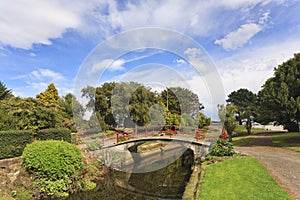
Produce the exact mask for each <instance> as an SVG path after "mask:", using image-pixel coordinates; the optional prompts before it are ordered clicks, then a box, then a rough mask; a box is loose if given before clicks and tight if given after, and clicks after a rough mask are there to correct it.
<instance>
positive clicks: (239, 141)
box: [232, 135, 255, 146]
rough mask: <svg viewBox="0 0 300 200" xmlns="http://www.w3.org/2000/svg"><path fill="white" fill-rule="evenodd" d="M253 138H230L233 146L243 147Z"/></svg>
mask: <svg viewBox="0 0 300 200" xmlns="http://www.w3.org/2000/svg"><path fill="white" fill-rule="evenodd" d="M253 138H255V136H252V135H249V136H241V137H234V138H232V144H233V145H234V146H245V145H247V144H248V143H249V142H250V141H251V140H252V139H253Z"/></svg>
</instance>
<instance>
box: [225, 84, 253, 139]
mask: <svg viewBox="0 0 300 200" xmlns="http://www.w3.org/2000/svg"><path fill="white" fill-rule="evenodd" d="M256 99H257V97H256V95H255V94H254V93H252V92H251V91H249V90H247V89H244V88H241V89H239V90H237V91H233V92H231V93H230V94H229V95H228V100H227V102H229V103H231V104H233V105H235V106H236V108H237V116H236V117H237V119H238V121H239V124H240V125H242V119H246V120H247V121H246V128H247V131H248V134H249V135H250V134H251V128H252V118H251V117H253V118H254V117H255V116H256V111H255V105H256Z"/></svg>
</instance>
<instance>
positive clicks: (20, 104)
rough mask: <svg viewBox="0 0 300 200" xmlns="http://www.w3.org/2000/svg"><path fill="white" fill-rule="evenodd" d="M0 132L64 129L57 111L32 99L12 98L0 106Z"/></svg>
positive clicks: (60, 115)
mask: <svg viewBox="0 0 300 200" xmlns="http://www.w3.org/2000/svg"><path fill="white" fill-rule="evenodd" d="M0 108H1V109H0V121H1V123H0V130H27V129H30V130H40V129H45V128H58V127H64V123H63V116H62V114H61V112H59V110H57V109H55V108H54V107H51V106H45V105H44V104H43V103H42V102H41V101H38V100H36V99H34V98H24V99H23V98H20V97H13V98H11V99H10V100H2V102H1V104H0Z"/></svg>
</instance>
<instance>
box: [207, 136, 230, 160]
mask: <svg viewBox="0 0 300 200" xmlns="http://www.w3.org/2000/svg"><path fill="white" fill-rule="evenodd" d="M209 154H210V155H211V156H233V154H234V151H233V145H232V143H230V142H228V141H227V140H222V139H218V140H217V142H216V143H215V144H213V146H212V148H211V149H210V151H209Z"/></svg>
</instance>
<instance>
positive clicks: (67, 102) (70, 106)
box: [60, 93, 84, 118]
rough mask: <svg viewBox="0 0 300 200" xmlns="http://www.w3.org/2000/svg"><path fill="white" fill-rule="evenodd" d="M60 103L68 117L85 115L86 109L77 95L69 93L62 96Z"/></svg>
mask: <svg viewBox="0 0 300 200" xmlns="http://www.w3.org/2000/svg"><path fill="white" fill-rule="evenodd" d="M60 105H61V107H62V109H63V110H64V112H65V114H66V117H68V118H71V117H75V116H78V117H83V115H84V109H83V107H82V105H81V104H80V103H79V102H78V101H77V99H76V97H75V96H74V95H73V94H71V93H68V94H67V95H66V96H64V97H62V98H61V99H60Z"/></svg>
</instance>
